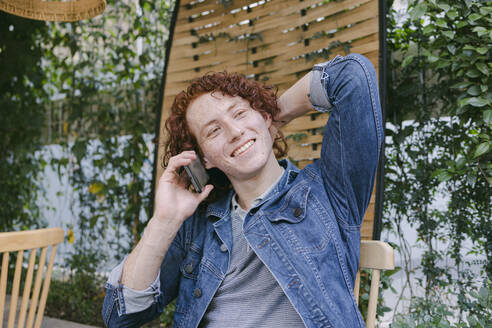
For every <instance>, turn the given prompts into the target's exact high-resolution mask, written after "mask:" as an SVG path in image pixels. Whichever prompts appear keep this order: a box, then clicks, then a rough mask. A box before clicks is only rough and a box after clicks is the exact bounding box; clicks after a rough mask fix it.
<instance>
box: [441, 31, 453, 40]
mask: <svg viewBox="0 0 492 328" xmlns="http://www.w3.org/2000/svg"><path fill="white" fill-rule="evenodd" d="M442 34H444V36H446V37H447V38H448V39H453V38H454V35H455V32H454V31H443V32H442Z"/></svg>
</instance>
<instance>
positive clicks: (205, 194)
mask: <svg viewBox="0 0 492 328" xmlns="http://www.w3.org/2000/svg"><path fill="white" fill-rule="evenodd" d="M212 189H214V186H213V185H211V184H208V185H206V186H205V187H204V188H203V189H202V192H201V193H199V194H196V196H197V197H198V199H199V200H200V202H201V201H203V200H205V198H207V197H208V195H209V194H210V192H211V191H212Z"/></svg>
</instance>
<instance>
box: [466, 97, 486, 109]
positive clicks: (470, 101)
mask: <svg viewBox="0 0 492 328" xmlns="http://www.w3.org/2000/svg"><path fill="white" fill-rule="evenodd" d="M488 103H489V102H488V101H487V99H484V98H482V97H470V98H463V99H461V100H460V102H459V107H463V106H466V105H471V106H473V107H483V106H485V105H487V104H488Z"/></svg>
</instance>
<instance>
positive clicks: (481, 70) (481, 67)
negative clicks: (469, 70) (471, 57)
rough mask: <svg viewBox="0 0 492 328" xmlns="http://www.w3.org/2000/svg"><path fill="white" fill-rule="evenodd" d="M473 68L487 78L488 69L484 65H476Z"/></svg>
mask: <svg viewBox="0 0 492 328" xmlns="http://www.w3.org/2000/svg"><path fill="white" fill-rule="evenodd" d="M475 67H476V68H478V70H479V71H480V72H482V73H483V74H485V75H487V76H489V69H488V67H487V65H485V64H484V63H476V64H475Z"/></svg>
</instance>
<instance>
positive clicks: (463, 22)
mask: <svg viewBox="0 0 492 328" xmlns="http://www.w3.org/2000/svg"><path fill="white" fill-rule="evenodd" d="M466 25H468V22H467V21H464V20H462V21H460V22H458V23H456V27H457V28H462V27H465V26H466Z"/></svg>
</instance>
